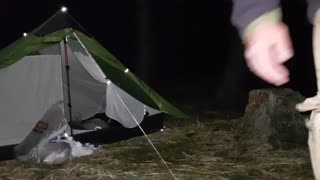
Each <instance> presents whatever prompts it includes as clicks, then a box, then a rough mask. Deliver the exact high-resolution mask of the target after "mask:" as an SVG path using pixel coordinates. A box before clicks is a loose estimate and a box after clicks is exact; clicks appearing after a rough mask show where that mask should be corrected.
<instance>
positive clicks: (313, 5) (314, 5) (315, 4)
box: [307, 0, 320, 23]
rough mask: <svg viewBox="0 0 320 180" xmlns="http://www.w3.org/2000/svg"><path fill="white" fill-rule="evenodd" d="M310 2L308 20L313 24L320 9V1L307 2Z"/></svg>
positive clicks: (309, 0) (311, 0) (308, 0)
mask: <svg viewBox="0 0 320 180" xmlns="http://www.w3.org/2000/svg"><path fill="white" fill-rule="evenodd" d="M307 2H308V19H309V21H310V23H313V18H314V15H315V13H316V11H317V10H318V9H319V8H320V0H307Z"/></svg>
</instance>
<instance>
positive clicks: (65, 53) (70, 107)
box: [63, 37, 73, 136]
mask: <svg viewBox="0 0 320 180" xmlns="http://www.w3.org/2000/svg"><path fill="white" fill-rule="evenodd" d="M67 43H68V40H67V37H65V38H64V40H63V44H64V60H65V66H66V77H67V89H68V90H67V91H68V92H67V93H68V108H69V125H70V128H71V131H70V133H71V136H73V128H72V126H71V124H72V106H71V92H70V72H69V71H70V66H69V59H68V48H67Z"/></svg>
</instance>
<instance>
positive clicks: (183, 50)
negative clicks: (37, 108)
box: [0, 0, 316, 111]
mask: <svg viewBox="0 0 320 180" xmlns="http://www.w3.org/2000/svg"><path fill="white" fill-rule="evenodd" d="M282 4H283V10H284V20H285V22H287V23H288V25H289V28H290V32H291V34H292V39H293V43H294V48H295V57H294V58H293V59H292V60H291V61H290V62H288V63H287V65H288V67H289V68H290V70H291V82H290V83H288V84H286V85H285V87H290V88H293V89H295V90H299V91H300V92H301V93H302V94H303V95H306V96H311V95H314V94H315V93H316V88H315V87H316V86H315V75H314V68H313V62H312V54H311V50H312V47H311V30H312V26H311V25H310V24H309V23H308V22H307V18H306V4H305V1H302V0H290V1H282ZM2 5H3V8H2V11H1V12H0V19H1V22H2V28H1V30H0V31H1V33H0V36H1V42H0V47H1V48H2V47H5V46H6V45H8V44H9V43H10V42H12V41H14V40H16V39H18V38H20V37H21V35H22V33H23V32H29V31H31V30H32V29H33V28H35V27H36V26H38V25H39V24H40V23H42V22H44V21H45V20H46V19H47V18H49V17H50V16H51V15H52V14H54V13H55V12H56V11H57V10H58V9H59V8H60V7H61V6H62V5H66V6H67V7H68V8H69V13H70V14H71V15H72V16H73V17H74V18H75V19H76V20H77V21H78V22H79V23H80V24H81V25H82V26H83V27H84V28H85V29H86V30H87V31H88V32H89V33H90V34H91V35H92V36H94V37H95V38H96V39H97V40H98V41H99V42H101V43H102V44H103V45H104V47H106V48H107V49H108V50H110V51H111V52H112V53H113V54H114V55H115V56H116V57H118V58H119V59H120V60H121V61H122V62H123V63H124V64H125V65H127V66H128V67H129V68H130V70H131V71H133V72H134V73H136V74H137V75H138V76H139V77H141V78H142V79H143V80H145V81H146V82H147V83H148V84H149V85H150V86H151V87H153V88H154V89H155V90H156V91H158V92H159V93H160V94H161V95H163V96H164V97H166V98H168V99H169V100H171V101H173V102H177V103H180V104H184V103H194V104H199V105H200V106H201V105H206V106H207V105H208V107H209V108H212V109H215V108H217V109H223V110H226V111H243V109H244V107H245V105H246V101H247V98H248V97H247V96H248V92H249V90H251V89H254V88H263V87H273V86H271V85H269V84H267V83H265V82H263V81H261V80H259V79H258V78H256V77H255V76H254V75H252V74H251V73H250V72H249V71H248V68H247V67H246V65H245V61H244V58H243V56H242V51H243V47H242V44H241V40H240V38H239V36H238V34H237V32H236V30H235V29H234V27H233V26H232V25H231V24H230V13H231V8H232V3H231V0H220V1H212V0H202V1H197V2H193V1H185V0H163V1H157V0H118V1H111V0H106V1H99V0H91V1H75V0H69V1H39V0H30V1H18V0H10V1H8V0H5V1H3V3H2Z"/></svg>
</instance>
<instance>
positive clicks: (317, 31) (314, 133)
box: [296, 9, 320, 180]
mask: <svg viewBox="0 0 320 180" xmlns="http://www.w3.org/2000/svg"><path fill="white" fill-rule="evenodd" d="M313 55H314V65H315V70H316V77H317V86H318V92H317V95H316V96H314V97H311V98H307V99H306V100H305V101H303V102H302V103H300V104H297V105H296V109H297V110H298V111H300V112H305V111H312V112H311V116H310V119H309V120H307V121H306V126H307V128H308V130H309V138H308V145H309V151H310V157H311V164H312V169H313V174H314V177H315V179H316V180H320V9H318V10H317V12H316V14H315V17H314V27H313Z"/></svg>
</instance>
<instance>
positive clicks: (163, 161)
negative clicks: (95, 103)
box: [115, 91, 177, 180]
mask: <svg viewBox="0 0 320 180" xmlns="http://www.w3.org/2000/svg"><path fill="white" fill-rule="evenodd" d="M115 93H116V95H117V97H118V98H119V99H120V101H121V103H122V104H123V105H124V107H125V108H126V110H127V111H128V112H129V114H130V116H131V117H132V118H133V120H134V121H135V122H136V123H137V125H138V127H139V129H140V130H141V132H142V133H143V134H144V136H145V138H146V139H147V140H148V142H149V143H150V145H151V146H152V148H153V149H154V150H155V151H156V153H157V154H158V156H159V158H160V160H161V161H162V163H163V164H164V165H165V167H166V168H167V169H168V171H169V173H170V174H171V176H172V177H173V179H175V180H177V177H176V176H175V175H174V173H173V172H172V170H171V169H170V167H169V165H168V164H167V163H166V161H165V160H164V159H163V157H162V156H161V154H160V152H159V151H158V150H157V148H156V147H155V146H154V144H153V143H152V141H151V140H150V138H149V137H148V135H147V133H146V132H145V131H144V130H143V129H142V127H141V126H140V124H139V122H138V121H137V120H136V118H135V117H134V116H133V114H132V113H131V111H130V110H129V109H128V107H127V106H126V104H125V103H124V102H123V101H122V99H121V97H120V96H119V95H118V93H117V92H116V91H115Z"/></svg>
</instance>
